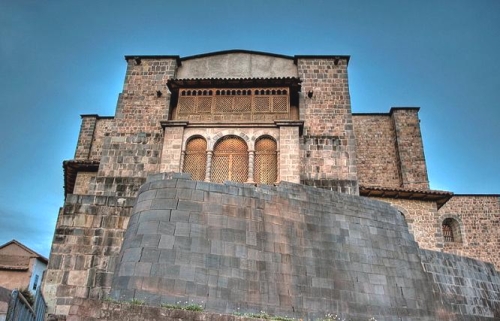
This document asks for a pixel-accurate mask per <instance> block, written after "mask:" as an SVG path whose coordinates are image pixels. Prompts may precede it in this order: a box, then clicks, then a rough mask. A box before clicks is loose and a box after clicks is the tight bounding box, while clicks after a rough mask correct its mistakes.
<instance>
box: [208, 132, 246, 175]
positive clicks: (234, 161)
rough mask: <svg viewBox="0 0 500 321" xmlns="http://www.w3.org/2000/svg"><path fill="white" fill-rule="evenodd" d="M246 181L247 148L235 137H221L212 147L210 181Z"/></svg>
mask: <svg viewBox="0 0 500 321" xmlns="http://www.w3.org/2000/svg"><path fill="white" fill-rule="evenodd" d="M247 180H248V146H247V143H246V142H245V141H244V140H243V139H241V138H239V137H237V136H232V135H230V136H225V137H222V138H221V139H220V140H219V141H218V142H217V144H216V145H215V147H214V154H213V157H212V170H211V177H210V181H212V182H216V183H222V182H224V181H234V182H241V183H244V182H246V181H247Z"/></svg>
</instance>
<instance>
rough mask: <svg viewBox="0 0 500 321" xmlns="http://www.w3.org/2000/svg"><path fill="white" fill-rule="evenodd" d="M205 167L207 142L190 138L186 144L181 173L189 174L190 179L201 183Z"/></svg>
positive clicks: (202, 139) (199, 138)
mask: <svg viewBox="0 0 500 321" xmlns="http://www.w3.org/2000/svg"><path fill="white" fill-rule="evenodd" d="M206 165H207V141H206V140H205V139H204V138H202V137H195V138H191V139H190V140H189V141H188V143H187V144H186V155H185V156H184V165H183V168H182V171H183V172H184V173H189V174H191V179H193V180H196V181H203V180H204V179H205V169H206Z"/></svg>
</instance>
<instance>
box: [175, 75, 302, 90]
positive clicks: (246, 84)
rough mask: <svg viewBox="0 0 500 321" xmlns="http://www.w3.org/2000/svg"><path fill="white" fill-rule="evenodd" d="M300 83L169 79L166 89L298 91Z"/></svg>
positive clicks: (292, 79)
mask: <svg viewBox="0 0 500 321" xmlns="http://www.w3.org/2000/svg"><path fill="white" fill-rule="evenodd" d="M301 82H302V81H301V80H300V79H299V78H296V77H271V78H189V79H169V80H168V81H167V87H168V89H169V90H170V91H171V92H177V91H178V90H179V89H180V88H255V87H289V88H292V89H295V90H296V91H300V83H301Z"/></svg>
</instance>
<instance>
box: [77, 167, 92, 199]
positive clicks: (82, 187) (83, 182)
mask: <svg viewBox="0 0 500 321" xmlns="http://www.w3.org/2000/svg"><path fill="white" fill-rule="evenodd" d="M96 175H97V173H96V172H81V171H80V172H78V173H77V174H76V180H75V187H74V188H73V194H78V195H87V194H89V186H90V182H91V181H92V179H95V176H96Z"/></svg>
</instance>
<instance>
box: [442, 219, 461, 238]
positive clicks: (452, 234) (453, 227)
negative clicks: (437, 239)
mask: <svg viewBox="0 0 500 321" xmlns="http://www.w3.org/2000/svg"><path fill="white" fill-rule="evenodd" d="M442 228H443V238H444V241H445V242H455V243H461V242H462V235H461V233H460V224H459V223H458V222H457V220H455V219H453V218H447V219H445V220H444V221H443V224H442Z"/></svg>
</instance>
